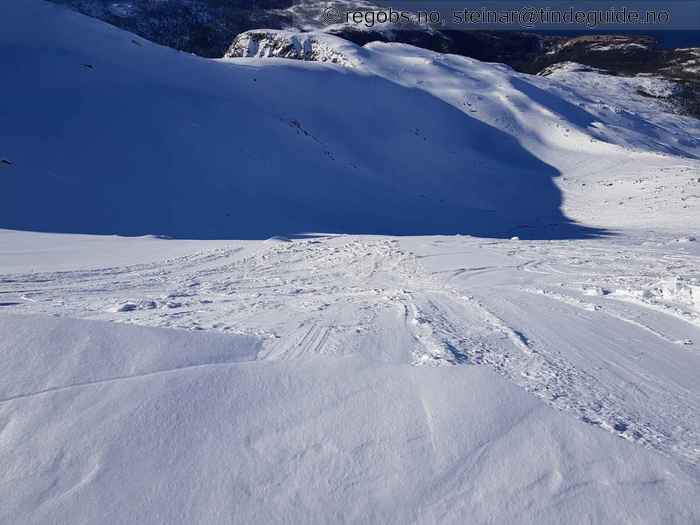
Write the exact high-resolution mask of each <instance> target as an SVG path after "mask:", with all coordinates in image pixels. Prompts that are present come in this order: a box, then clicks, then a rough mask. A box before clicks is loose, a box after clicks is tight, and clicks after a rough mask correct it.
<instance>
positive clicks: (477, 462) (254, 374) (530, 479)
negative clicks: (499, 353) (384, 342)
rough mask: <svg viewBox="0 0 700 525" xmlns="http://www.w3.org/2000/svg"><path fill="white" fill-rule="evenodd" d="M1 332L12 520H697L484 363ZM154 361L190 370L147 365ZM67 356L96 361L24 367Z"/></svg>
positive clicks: (71, 326)
mask: <svg viewBox="0 0 700 525" xmlns="http://www.w3.org/2000/svg"><path fill="white" fill-rule="evenodd" d="M0 333H2V336H3V337H2V338H1V339H0V349H1V351H2V356H3V360H4V361H5V362H8V363H9V364H10V366H11V368H10V371H11V372H15V370H14V369H13V365H16V364H19V366H20V367H21V368H22V372H29V375H28V377H27V381H25V382H23V383H22V384H21V386H19V385H18V384H17V383H15V382H11V387H12V389H13V391H12V392H8V391H7V390H5V393H4V395H5V396H7V397H5V398H4V399H3V400H2V403H1V404H0V417H1V418H2V420H3V421H5V422H6V424H5V425H4V428H3V432H2V443H3V446H2V448H0V466H1V467H2V469H1V471H2V472H3V484H2V485H1V486H0V490H1V491H2V499H3V502H4V504H3V506H2V509H0V519H2V521H3V522H6V523H55V524H59V523H70V524H78V523H104V522H109V523H134V522H139V523H172V524H176V523H183V524H184V523H212V524H213V523H230V522H231V521H235V522H240V523H268V522H269V523H301V522H304V523H330V522H368V521H371V522H376V523H411V522H421V523H463V522H464V519H465V516H469V519H470V521H471V522H474V523H504V522H518V523H550V522H551V523H560V522H561V520H562V517H568V519H570V520H573V521H576V522H580V523H583V522H597V523H602V522H605V523H612V522H615V523H624V522H629V523H642V522H647V523H662V522H663V523H691V522H693V521H695V520H697V519H699V518H700V509H698V507H697V503H696V500H697V480H696V479H694V478H693V477H692V476H691V475H689V474H688V473H685V472H683V470H682V469H681V468H680V467H678V466H674V465H672V464H670V463H668V462H667V461H665V460H664V459H663V458H662V457H661V456H657V455H655V454H650V453H648V452H646V451H645V450H644V449H641V448H637V447H634V446H633V445H631V444H629V443H626V442H624V441H622V440H619V439H616V438H615V437H613V436H611V435H608V434H605V433H603V432H599V431H597V430H596V429H593V428H591V427H589V426H586V425H584V424H581V423H577V422H576V421H575V420H573V418H570V417H568V416H566V415H563V414H561V413H557V412H554V411H553V410H550V409H548V408H546V407H544V406H543V405H542V404H540V403H538V402H537V401H536V400H535V399H533V398H530V397H529V396H528V395H527V394H525V393H524V392H522V391H521V390H519V389H518V388H516V387H514V386H512V385H508V384H507V383H506V382H505V381H504V380H503V379H501V378H499V377H497V376H496V375H495V374H493V373H492V372H490V371H489V370H487V369H484V368H477V367H456V368H441V369H435V368H426V367H422V368H416V367H411V366H407V365H377V363H372V362H370V361H368V360H364V359H361V358H359V357H348V358H345V359H331V358H316V359H310V360H301V361H299V360H297V361H284V362H274V363H273V362H260V363H245V362H240V361H245V360H246V359H247V358H249V357H250V355H249V352H250V348H249V342H248V341H247V340H241V339H237V338H232V337H226V338H222V337H221V336H219V337H218V338H215V339H214V340H213V341H212V337H214V336H207V335H199V334H188V333H187V332H179V331H172V330H155V329H146V328H138V327H119V326H115V325H113V324H105V323H100V322H94V321H92V322H91V321H71V320H51V321H49V322H47V321H46V320H44V319H37V318H33V317H24V316H4V317H1V318H0ZM8 336H9V338H8ZM76 336H77V337H78V338H79V340H78V341H77V344H76V340H75V339H74V338H75V337H76ZM224 339H226V340H228V343H227V345H222V344H221V343H223V342H224ZM47 340H48V341H50V343H49V344H48V345H47ZM88 341H89V344H86V345H85V346H83V345H82V344H81V342H86V343H87V342H88ZM76 346H77V347H79V348H80V349H79V350H78V351H76ZM149 347H150V348H152V349H154V351H157V354H158V355H162V354H164V353H170V352H172V353H175V354H180V353H181V351H183V350H186V352H187V354H188V355H189V358H190V361H180V360H179V359H173V360H172V361H170V362H149V363H148V364H146V363H144V359H143V356H142V352H143V350H144V348H149ZM212 347H219V349H220V351H221V353H220V354H219V353H218V352H217V354H218V355H217V357H219V358H221V359H213V360H212V359H211V356H208V357H207V358H205V359H204V360H203V361H201V360H200V358H201V357H202V354H203V353H204V354H210V353H211V348H212ZM226 347H228V352H226V351H225V349H226ZM78 353H79V355H77V354H78ZM51 354H59V355H61V356H62V359H61V362H63V363H65V362H66V360H70V359H72V358H76V359H78V358H79V359H80V362H81V363H85V365H84V367H83V368H82V369H77V368H76V369H74V370H73V374H72V375H70V376H65V375H64V374H63V373H62V370H61V369H60V368H59V369H58V370H54V371H51V370H50V369H49V370H44V369H42V368H35V367H32V366H29V365H27V364H21V363H22V362H25V363H26V362H27V361H28V360H30V361H36V362H38V363H42V362H45V360H46V358H49V360H51V361H52V360H53V359H51V358H50V355H51ZM183 357H184V356H183ZM109 358H114V359H117V360H118V361H119V363H117V364H115V365H116V367H114V366H104V365H103V364H100V363H101V362H102V361H104V360H107V361H109ZM98 365H99V366H98ZM96 370H100V371H101V372H102V373H103V374H101V375H100V376H99V377H98V376H95V374H94V373H95V371H96ZM127 370H128V373H126V374H125V372H126V371H127ZM47 372H49V373H48V374H47ZM3 380H5V378H3ZM3 386H6V385H5V384H3ZM18 387H19V388H18ZM15 388H18V389H17V390H14V389H15ZM10 393H11V394H12V395H8V394H10ZM592 502H594V504H592Z"/></svg>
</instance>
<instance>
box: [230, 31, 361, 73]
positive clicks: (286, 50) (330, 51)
mask: <svg viewBox="0 0 700 525" xmlns="http://www.w3.org/2000/svg"><path fill="white" fill-rule="evenodd" d="M350 46H352V47H355V46H354V44H352V43H351V42H348V41H347V40H343V39H342V38H339V37H337V36H333V35H329V34H326V33H317V32H313V33H311V32H309V33H298V32H292V31H280V30H273V29H258V30H254V31H246V32H245V33H241V34H240V35H238V36H237V37H236V39H235V40H234V41H233V43H232V44H231V47H229V49H228V51H226V54H225V55H224V57H225V58H237V57H257V58H263V57H277V58H290V59H295V60H307V61H313V62H330V63H333V64H340V65H343V66H346V67H353V66H355V65H357V64H356V62H357V61H356V59H355V58H352V57H351V56H350V55H351V54H350V53H343V49H344V48H348V47H350Z"/></svg>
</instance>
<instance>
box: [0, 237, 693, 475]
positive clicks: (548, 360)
mask: <svg viewBox="0 0 700 525" xmlns="http://www.w3.org/2000/svg"><path fill="white" fill-rule="evenodd" d="M417 242H418V241H415V242H414V241H404V240H401V239H398V238H391V237H371V236H348V235H333V236H316V237H306V238H301V239H294V240H288V239H283V238H279V239H277V238H273V239H270V240H267V241H263V242H257V243H248V244H246V245H245V246H242V245H240V246H239V245H236V243H232V245H231V246H230V247H226V248H215V249H210V250H202V251H199V252H195V253H192V254H189V255H185V256H181V257H176V258H172V259H167V260H163V261H160V262H154V263H149V264H135V265H130V266H123V267H111V268H99V269H94V270H79V271H61V272H43V273H26V274H11V275H0V300H1V301H2V302H1V303H0V304H2V305H3V308H2V311H3V312H17V313H43V314H48V315H58V316H67V317H76V318H90V319H103V320H111V321H116V322H126V323H134V324H139V325H147V326H159V327H176V328H185V329H189V330H215V331H220V332H224V333H233V334H247V335H255V336H258V337H260V338H261V339H262V340H263V345H262V350H261V351H260V353H259V355H258V358H259V359H299V358H303V357H305V356H313V355H319V354H323V355H337V356H342V355H348V354H352V353H358V352H359V353H361V354H363V355H365V356H366V357H367V358H370V359H379V360H386V361H395V362H406V363H412V364H414V365H417V366H450V365H477V366H487V367H489V368H492V369H493V370H495V371H496V372H497V373H498V374H500V375H502V376H504V377H506V378H508V379H509V380H510V381H512V382H513V383H515V384H517V385H519V386H521V387H522V388H524V389H526V390H527V391H529V392H531V393H532V394H533V395H536V396H538V397H539V398H541V399H543V400H544V401H545V402H547V403H548V404H550V405H552V406H554V407H556V408H558V409H561V410H565V411H568V412H571V413H573V414H575V415H576V416H577V417H579V418H580V419H581V420H583V421H585V422H587V423H590V424H593V425H596V426H599V427H600V428H603V429H605V430H607V431H609V432H612V433H615V434H617V435H619V436H620V437H622V438H624V439H628V440H630V441H634V442H637V443H640V444H641V445H644V446H647V447H650V448H653V449H656V450H658V451H661V452H662V453H665V454H668V455H671V456H674V457H677V458H680V459H682V460H684V461H686V462H689V463H691V464H697V463H699V462H700V423H698V422H697V421H696V418H695V417H694V415H695V414H697V412H698V408H699V407H700V392H699V391H698V390H699V389H698V388H697V384H695V385H693V384H692V382H690V383H689V382H688V381H686V380H685V379H684V378H685V376H683V374H682V373H680V372H679V375H678V377H680V378H681V379H679V380H676V379H674V378H675V377H676V376H674V375H673V374H674V373H675V372H674V370H675V368H674V366H675V367H676V368H682V365H683V363H680V364H679V365H677V366H676V365H674V364H673V359H676V360H678V359H680V360H684V359H696V358H697V356H698V352H697V343H698V342H700V331H699V330H698V326H700V325H699V324H698V319H700V314H699V313H698V312H697V311H695V310H694V309H693V307H692V305H691V304H685V303H682V302H675V303H674V302H673V301H671V302H669V301H668V297H666V296H664V295H663V294H661V293H656V292H655V291H654V290H657V291H658V290H659V289H660V288H659V283H660V282H664V280H669V279H676V280H677V279H678V278H679V277H678V275H681V276H683V277H682V279H686V280H690V281H688V282H693V281H692V279H694V278H695V277H697V275H696V274H695V273H694V272H695V271H697V270H696V268H697V267H698V265H697V257H696V256H694V255H693V254H687V253H684V252H679V251H677V250H676V251H672V250H668V249H666V248H665V247H664V246H660V245H658V244H659V243H657V246H648V245H645V244H644V243H637V244H636V245H635V246H634V247H630V249H629V250H627V251H625V252H622V251H620V250H619V249H618V247H617V245H615V244H613V243H610V242H608V241H606V240H598V241H581V242H580V243H578V244H579V245H577V244H575V243H567V242H565V241H538V242H529V241H528V242H520V241H518V242H511V241H486V240H483V239H482V240H478V239H473V238H459V237H458V238H452V239H433V240H432V241H421V242H422V244H416V243H417ZM426 243H427V244H426ZM580 244H585V246H581V245H580ZM483 254H488V258H487V259H486V260H484V259H483ZM441 261H442V262H441ZM445 261H446V262H445ZM494 261H496V262H495V263H494ZM441 264H442V266H440V265H441ZM631 265H634V268H635V270H636V271H630V268H631ZM683 282H685V281H683ZM676 288H678V286H676ZM557 326H559V327H561V326H566V327H571V329H569V328H567V330H564V331H562V330H559V329H558V328H557ZM597 332H598V333H597ZM618 333H619V334H623V335H620V336H618V335H616V334H618ZM606 337H607V338H608V339H609V340H607V341H605V340H604V339H605V338H606ZM625 338H626V339H625ZM625 341H626V342H625ZM637 347H639V348H642V347H643V348H650V349H651V350H652V351H653V352H655V354H654V355H653V356H650V355H649V354H650V352H649V351H646V350H645V351H642V350H636V348H637ZM606 352H607V353H606ZM679 352H685V354H681V353H679ZM659 356H661V357H659ZM679 356H680V357H679ZM663 359H667V360H668V362H669V363H670V364H668V366H666V367H665V368H664V367H661V368H663V370H662V371H661V372H658V371H655V369H654V367H652V366H651V365H654V364H656V363H658V362H660V360H663ZM647 361H648V362H647ZM679 362H680V361H679ZM640 363H641V364H640ZM664 374H666V375H664ZM651 398H653V399H654V403H649V402H648V400H649V399H651Z"/></svg>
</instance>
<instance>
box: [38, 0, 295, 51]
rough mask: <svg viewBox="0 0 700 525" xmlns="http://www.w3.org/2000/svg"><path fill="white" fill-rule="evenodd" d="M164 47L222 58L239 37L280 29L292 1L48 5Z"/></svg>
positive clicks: (72, 1) (92, 0) (111, 0)
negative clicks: (263, 29) (244, 34)
mask: <svg viewBox="0 0 700 525" xmlns="http://www.w3.org/2000/svg"><path fill="white" fill-rule="evenodd" d="M50 1H52V2H54V3H56V4H64V5H67V6H69V7H71V8H72V9H75V10H76V11H79V12H81V13H83V14H86V15H88V16H92V17H95V18H99V19H100V20H104V21H105V22H108V23H110V24H112V25H115V26H117V27H121V28H123V29H126V30H127V31H131V32H132V33H135V34H137V35H139V36H142V37H144V38H146V39H148V40H151V41H153V42H156V43H158V44H162V45H164V46H168V47H172V48H175V49H179V50H181V51H187V52H191V53H195V54H197V55H200V56H204V57H211V58H218V57H221V56H223V55H224V53H225V52H226V50H227V49H228V47H229V46H230V45H231V42H232V41H233V39H234V38H235V37H236V35H237V34H239V33H242V32H243V31H248V30H250V29H256V28H259V27H271V28H282V27H286V26H288V25H290V24H291V22H292V16H291V15H290V14H288V13H285V12H283V11H281V10H283V9H285V8H287V7H289V6H291V5H293V4H294V3H295V1H294V0H50Z"/></svg>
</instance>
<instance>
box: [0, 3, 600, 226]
mask: <svg viewBox="0 0 700 525" xmlns="http://www.w3.org/2000/svg"><path fill="white" fill-rule="evenodd" d="M4 11H5V16H3V19H2V21H1V22H0V23H1V24H2V32H1V35H0V46H2V48H3V49H4V50H6V52H3V53H2V58H1V59H0V60H2V67H3V68H4V71H5V72H6V75H5V79H6V80H5V82H3V83H2V87H1V88H0V89H2V95H3V96H4V97H5V98H6V99H11V100H13V101H14V103H13V104H12V105H11V106H9V107H8V108H7V109H6V111H5V115H4V118H3V120H2V124H1V125H0V126H1V127H0V139H1V140H0V142H1V143H2V153H0V155H2V158H3V159H6V160H7V161H8V162H10V163H11V164H9V165H6V166H5V167H3V169H2V173H3V181H4V186H5V189H6V191H5V192H4V195H3V196H4V197H5V200H4V201H3V205H2V207H0V225H2V226H3V227H7V228H14V229H29V230H35V231H36V230H40V231H61V232H71V233H120V234H144V233H146V234H167V235H171V236H178V237H194V238H206V237H218V238H266V237H269V236H270V235H273V234H278V233H298V232H305V231H333V232H365V233H400V234H406V233H453V232H470V233H476V234H491V235H499V236H510V235H511V234H512V230H513V228H515V227H516V226H517V225H518V224H522V223H523V222H528V223H532V224H536V225H539V224H544V225H547V224H552V225H554V230H553V231H551V232H550V231H547V232H544V231H538V232H536V233H535V232H533V235H545V234H546V235H547V236H552V235H554V236H582V235H587V234H589V233H591V232H592V230H588V229H586V228H584V227H579V226H577V225H573V224H570V223H569V221H568V220H567V219H566V218H565V217H564V216H563V215H562V214H561V212H560V210H559V205H560V203H561V196H560V192H559V190H558V189H557V188H556V186H555V185H554V184H553V182H552V179H553V178H554V177H556V176H557V175H558V173H557V171H556V170H555V169H554V168H552V167H551V166H548V165H547V164H546V163H544V162H542V161H541V160H539V159H538V158H536V157H535V156H533V155H532V154H530V153H529V152H527V151H526V150H525V149H524V148H523V147H522V146H521V145H520V144H519V143H518V140H517V139H516V138H514V137H513V136H510V135H508V134H506V133H503V132H501V131H499V130H498V129H496V128H494V127H492V126H490V125H487V124H484V123H482V122H481V121H479V120H477V119H474V118H465V114H464V113H462V112H461V111H458V110H457V109H455V108H453V107H452V106H450V105H449V104H446V103H445V102H443V101H442V100H439V99H437V98H435V97H433V96H431V95H429V94H428V93H425V92H423V91H420V90H415V89H405V88H404V87H403V86H401V85H398V84H396V83H394V82H390V81H387V80H384V79H382V78H379V77H377V76H372V75H368V74H366V73H362V72H348V71H347V70H343V69H337V68H335V69H334V68H330V67H322V66H318V65H315V64H307V65H302V64H299V63H289V62H288V63H279V64H275V65H274V66H273V67H265V66H264V64H260V63H258V62H255V61H253V62H247V63H230V62H229V63H224V62H215V61H209V60H204V59H200V58H197V57H193V56H188V55H183V54H181V53H178V52H176V51H173V50H170V49H165V48H161V47H158V46H155V45H151V44H148V43H147V42H143V41H140V40H139V39H137V38H135V37H133V36H132V35H129V34H127V33H124V32H122V31H119V30H117V29H114V28H111V27H108V26H106V25H104V24H102V23H100V22H98V21H96V20H92V19H89V18H86V17H82V16H81V15H78V14H76V13H73V12H70V11H68V10H67V9H65V8H61V7H59V6H54V5H50V4H44V3H40V2H38V1H37V0H30V1H29V2H12V3H10V4H9V5H8V6H6V8H5V9H4ZM28 28H31V31H29V30H28ZM57 100H60V103H56V101H57ZM37 187H41V188H42V189H43V191H42V192H36V191H35V188H37Z"/></svg>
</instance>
